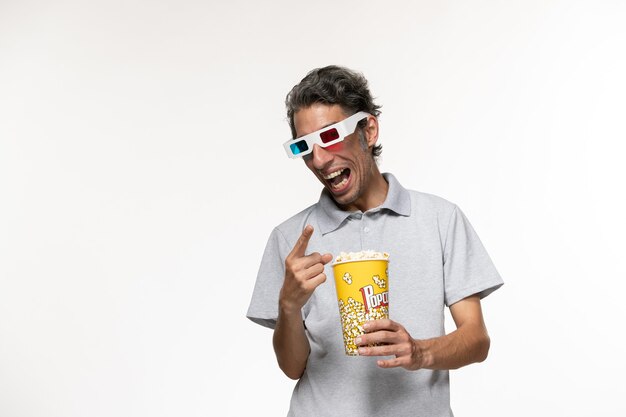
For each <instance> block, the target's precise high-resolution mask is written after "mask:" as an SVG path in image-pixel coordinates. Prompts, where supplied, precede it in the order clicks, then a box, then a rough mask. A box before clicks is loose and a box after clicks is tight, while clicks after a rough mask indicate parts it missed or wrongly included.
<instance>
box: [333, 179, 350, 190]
mask: <svg viewBox="0 0 626 417" xmlns="http://www.w3.org/2000/svg"><path fill="white" fill-rule="evenodd" d="M347 182H348V179H347V178H344V179H342V180H341V182H340V183H338V184H334V185H333V184H331V186H332V187H333V188H341V187H343V186H344V185H346V183H347Z"/></svg>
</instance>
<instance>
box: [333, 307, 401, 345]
mask: <svg viewBox="0 0 626 417" xmlns="http://www.w3.org/2000/svg"><path fill="white" fill-rule="evenodd" d="M339 314H340V315H341V324H342V328H343V342H344V345H345V349H346V353H347V354H348V355H353V356H355V355H358V346H357V345H356V344H355V343H354V339H355V338H356V337H358V336H361V335H362V334H364V333H365V331H364V330H363V323H365V322H366V321H370V320H378V319H383V318H387V317H389V309H388V307H387V306H380V307H378V308H373V309H371V310H370V311H369V312H366V311H365V306H364V305H363V303H360V302H358V301H355V300H354V298H352V297H349V298H348V302H347V303H344V301H343V300H339ZM369 346H378V344H372V345H369Z"/></svg>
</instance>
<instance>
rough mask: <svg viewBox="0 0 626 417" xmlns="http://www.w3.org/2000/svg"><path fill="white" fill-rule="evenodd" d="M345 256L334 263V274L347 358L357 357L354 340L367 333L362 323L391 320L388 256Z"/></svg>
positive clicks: (380, 254) (359, 254)
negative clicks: (362, 257)
mask: <svg viewBox="0 0 626 417" xmlns="http://www.w3.org/2000/svg"><path fill="white" fill-rule="evenodd" d="M368 252H371V251H368ZM342 255H347V256H342ZM342 255H340V256H339V257H337V260H336V261H335V263H334V264H333V274H334V276H335V287H336V288H337V300H338V303H339V315H340V316H341V327H342V329H343V343H344V347H345V349H346V355H350V356H356V355H358V351H357V346H356V344H355V343H354V339H355V338H356V337H357V336H360V335H362V334H364V333H365V332H364V331H363V323H365V322H367V321H369V320H377V319H385V318H389V291H388V289H389V277H388V273H387V271H388V264H389V259H388V257H389V255H388V254H387V253H379V252H376V253H375V255H370V256H377V259H354V258H355V257H356V256H350V255H357V256H363V255H361V253H357V254H354V253H351V254H343V253H342Z"/></svg>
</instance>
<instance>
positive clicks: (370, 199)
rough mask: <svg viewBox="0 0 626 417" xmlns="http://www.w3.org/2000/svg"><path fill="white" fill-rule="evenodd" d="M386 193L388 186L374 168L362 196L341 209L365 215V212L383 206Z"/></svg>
mask: <svg viewBox="0 0 626 417" xmlns="http://www.w3.org/2000/svg"><path fill="white" fill-rule="evenodd" d="M388 191H389V184H388V183H387V181H386V180H385V177H383V175H382V174H381V173H380V171H379V170H378V168H377V167H376V168H375V171H374V172H372V178H371V180H370V182H369V186H368V188H367V190H366V191H365V192H364V193H363V195H362V196H361V197H360V198H359V199H358V200H356V201H354V202H353V203H351V204H348V205H346V206H345V207H341V209H342V210H345V211H356V210H359V211H361V212H362V213H365V212H366V211H368V210H371V209H373V208H375V207H378V206H380V205H381V204H383V203H384V202H385V199H386V198H387V192H388Z"/></svg>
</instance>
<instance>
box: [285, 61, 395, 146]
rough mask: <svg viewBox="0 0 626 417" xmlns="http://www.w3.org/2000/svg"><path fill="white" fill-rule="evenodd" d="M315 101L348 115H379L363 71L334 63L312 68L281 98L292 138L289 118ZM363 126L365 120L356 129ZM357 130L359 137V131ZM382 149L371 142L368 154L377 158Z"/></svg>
mask: <svg viewBox="0 0 626 417" xmlns="http://www.w3.org/2000/svg"><path fill="white" fill-rule="evenodd" d="M315 103H322V104H328V105H332V104H338V105H339V106H341V108H342V110H343V111H344V113H346V115H348V116H351V115H353V114H355V113H357V112H360V111H365V112H368V113H370V114H371V115H373V116H376V117H378V116H379V115H380V110H379V109H380V106H379V105H377V104H375V103H374V99H373V98H372V94H371V93H370V90H369V88H368V85H367V80H366V79H365V77H364V76H363V74H361V73H358V72H356V71H352V70H350V69H348V68H344V67H339V66H336V65H329V66H327V67H323V68H316V69H314V70H312V71H310V72H309V73H308V74H307V75H306V77H304V78H303V79H302V81H300V83H298V84H297V85H295V86H294V87H293V88H292V89H291V91H290V92H289V94H287V97H286V99H285V105H286V106H287V117H288V119H289V127H290V128H291V135H292V137H293V138H295V137H296V127H295V125H294V121H293V118H294V115H295V113H296V112H297V111H298V110H300V109H303V108H307V107H310V106H312V105H313V104H315ZM364 126H365V123H363V122H361V123H359V128H361V129H362V128H363V127H364ZM359 132H360V133H361V138H363V137H364V136H363V135H362V131H361V130H360V131H359ZM382 150H383V147H382V145H375V146H374V148H373V149H372V155H373V156H374V157H378V156H380V154H381V152H382Z"/></svg>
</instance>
